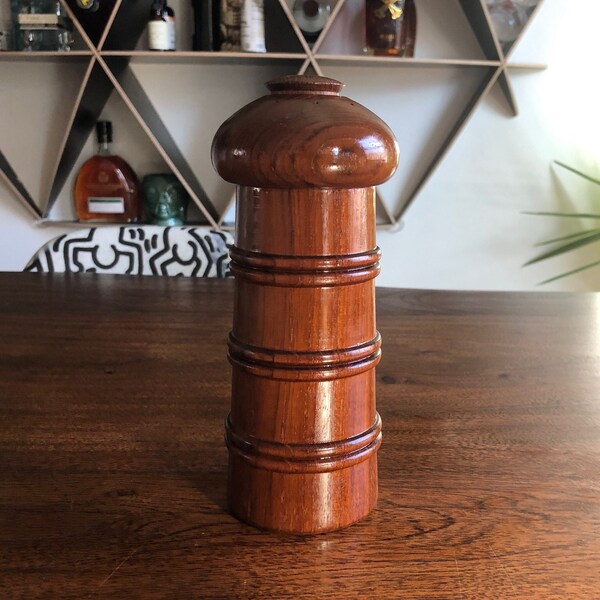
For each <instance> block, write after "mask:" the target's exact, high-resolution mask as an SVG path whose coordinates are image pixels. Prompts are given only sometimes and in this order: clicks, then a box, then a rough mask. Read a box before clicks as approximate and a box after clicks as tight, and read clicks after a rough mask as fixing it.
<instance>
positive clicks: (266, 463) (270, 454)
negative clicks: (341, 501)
mask: <svg viewBox="0 0 600 600" xmlns="http://www.w3.org/2000/svg"><path fill="white" fill-rule="evenodd" d="M225 442H226V443H227V447H228V448H229V451H230V452H231V453H234V454H236V455H237V456H238V457H240V458H241V459H242V460H244V461H245V462H247V463H250V464H251V465H252V466H254V467H256V468H259V469H266V470H269V471H279V472H282V473H324V472H327V471H337V470H339V469H345V468H347V467H351V466H353V465H356V464H358V463H360V462H362V461H364V460H367V459H368V458H370V457H371V456H372V455H373V454H374V453H376V452H377V450H378V449H379V446H380V445H381V417H380V416H379V413H376V417H375V423H374V424H373V425H372V426H371V427H370V428H369V429H367V430H366V431H364V432H362V433H360V434H358V435H355V436H353V437H350V438H346V439H344V440H341V441H337V442H325V443H317V444H284V443H281V442H272V441H267V440H261V439H258V438H255V437H253V436H251V435H245V436H244V435H242V434H240V433H237V432H236V431H235V430H234V426H233V424H232V422H231V417H230V416H229V417H227V419H226V421H225Z"/></svg>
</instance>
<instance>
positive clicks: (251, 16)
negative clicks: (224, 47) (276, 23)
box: [241, 0, 267, 52]
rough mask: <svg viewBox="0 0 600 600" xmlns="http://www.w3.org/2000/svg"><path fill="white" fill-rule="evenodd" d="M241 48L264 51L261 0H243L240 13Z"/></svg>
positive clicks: (263, 22)
mask: <svg viewBox="0 0 600 600" xmlns="http://www.w3.org/2000/svg"><path fill="white" fill-rule="evenodd" d="M241 40H242V50H244V51H245V52H266V51H267V50H266V48H265V18H264V6H263V0H245V1H244V3H243V4H242V14H241Z"/></svg>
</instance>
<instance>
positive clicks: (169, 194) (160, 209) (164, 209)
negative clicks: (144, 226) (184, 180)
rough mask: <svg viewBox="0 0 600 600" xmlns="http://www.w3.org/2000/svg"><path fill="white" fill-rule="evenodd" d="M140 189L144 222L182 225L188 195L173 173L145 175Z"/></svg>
mask: <svg viewBox="0 0 600 600" xmlns="http://www.w3.org/2000/svg"><path fill="white" fill-rule="evenodd" d="M142 190H143V192H144V222H145V223H152V224H153V225H183V223H184V221H185V213H186V209H187V205H188V202H189V196H188V194H187V192H186V191H185V189H184V188H183V186H182V185H181V183H180V182H179V180H178V179H177V177H175V175H173V174H171V173H155V174H152V175H146V176H145V177H144V179H143V180H142Z"/></svg>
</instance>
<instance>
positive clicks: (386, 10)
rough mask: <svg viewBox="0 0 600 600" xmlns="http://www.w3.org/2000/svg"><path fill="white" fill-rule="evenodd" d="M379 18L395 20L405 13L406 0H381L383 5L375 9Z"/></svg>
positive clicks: (375, 13) (374, 12)
mask: <svg viewBox="0 0 600 600" xmlns="http://www.w3.org/2000/svg"><path fill="white" fill-rule="evenodd" d="M373 14H374V15H375V16H376V17H377V18H378V19H386V18H389V19H392V20H393V21H395V20H396V19H399V18H400V17H401V16H402V15H403V14H404V0H381V6H380V7H379V8H378V9H376V10H374V11H373Z"/></svg>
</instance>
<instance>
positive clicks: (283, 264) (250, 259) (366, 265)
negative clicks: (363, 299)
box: [229, 246, 381, 287]
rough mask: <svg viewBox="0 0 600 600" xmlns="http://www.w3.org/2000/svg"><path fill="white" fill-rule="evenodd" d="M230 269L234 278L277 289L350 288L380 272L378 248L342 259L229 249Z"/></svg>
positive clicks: (345, 256)
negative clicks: (344, 286)
mask: <svg viewBox="0 0 600 600" xmlns="http://www.w3.org/2000/svg"><path fill="white" fill-rule="evenodd" d="M229 254H230V256H231V264H230V269H231V272H232V273H233V274H234V275H235V276H236V277H241V278H244V279H247V280H249V281H252V282H254V283H262V284H267V285H275V286H281V287H321V286H336V285H350V284H353V283H362V282H364V281H369V280H371V279H374V278H375V277H377V275H379V271H380V270H381V268H380V264H379V259H380V258H381V251H380V250H379V248H375V249H373V250H369V251H367V252H361V253H359V254H349V255H342V256H325V257H321V256H319V257H315V256H278V255H273V254H262V253H259V252H248V251H247V250H242V249H240V248H237V247H235V246H232V247H231V248H230V250H229Z"/></svg>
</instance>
